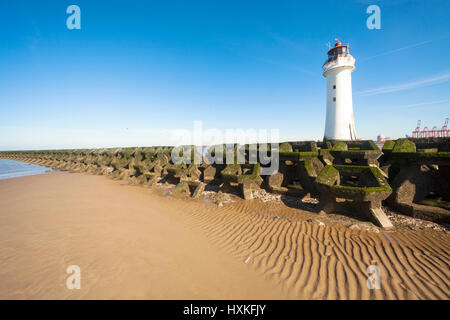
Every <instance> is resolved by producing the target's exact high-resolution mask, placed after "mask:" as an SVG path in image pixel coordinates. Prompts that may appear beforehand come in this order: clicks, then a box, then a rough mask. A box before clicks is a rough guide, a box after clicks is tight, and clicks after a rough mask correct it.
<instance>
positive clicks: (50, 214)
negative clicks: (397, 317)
mask: <svg viewBox="0 0 450 320" xmlns="http://www.w3.org/2000/svg"><path fill="white" fill-rule="evenodd" d="M311 215H312V214H311V213H308V212H303V211H301V210H299V209H296V208H292V207H289V206H287V205H286V204H285V203H283V202H280V201H270V202H262V201H260V200H250V201H244V200H236V201H234V202H232V203H228V204H225V205H224V206H223V207H218V206H217V205H215V204H213V203H208V202H205V201H204V199H195V200H193V199H189V200H186V199H178V198H174V197H173V196H168V195H166V193H165V192H164V189H162V188H158V187H154V188H144V187H139V186H130V185H128V184H127V183H125V182H123V181H113V180H110V179H107V178H106V177H103V176H95V175H88V174H81V173H73V174H72V173H51V174H43V175H36V176H29V177H20V178H13V179H7V180H2V181H0V283H1V286H0V299H448V298H450V272H449V263H450V250H449V249H450V236H449V233H448V231H435V230H432V229H429V230H421V231H411V230H401V229H400V230H398V231H393V232H385V231H381V232H371V231H369V230H352V229H350V228H348V227H345V226H342V225H339V224H332V223H331V224H325V225H319V224H316V223H313V222H308V221H307V220H308V219H310V218H311ZM70 265H78V266H79V267H80V269H81V289H80V290H69V289H67V288H66V279H67V277H68V274H66V268H67V267H68V266H70ZM369 265H376V266H378V267H379V268H380V279H381V289H378V290H377V289H375V290H369V289H368V287H367V284H366V281H367V277H368V273H367V268H368V266H369Z"/></svg>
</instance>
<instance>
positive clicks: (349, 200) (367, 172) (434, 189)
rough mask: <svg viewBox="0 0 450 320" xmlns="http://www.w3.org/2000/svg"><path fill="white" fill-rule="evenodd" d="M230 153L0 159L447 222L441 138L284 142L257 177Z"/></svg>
mask: <svg viewBox="0 0 450 320" xmlns="http://www.w3.org/2000/svg"><path fill="white" fill-rule="evenodd" d="M260 147H261V146H258V148H260ZM238 149H239V150H241V151H242V152H243V156H244V158H245V161H243V162H244V163H238V161H236V155H235V156H234V159H235V161H234V163H231V164H230V163H225V164H218V163H212V164H208V161H204V159H203V156H202V155H199V154H197V151H196V148H195V147H194V146H190V147H189V148H187V149H186V148H185V150H191V153H192V155H194V154H195V157H197V159H198V158H200V159H202V160H203V161H201V163H200V164H194V163H190V162H189V161H181V163H178V162H177V163H174V162H173V161H172V157H171V154H172V150H173V147H169V146H166V147H148V148H143V147H140V148H117V149H113V148H109V149H91V150H87V149H83V150H80V149H78V150H41V151H39V150H38V151H7V152H0V158H4V159H11V160H17V161H23V162H27V163H33V164H38V165H41V166H45V167H50V168H53V169H58V170H66V171H70V172H86V173H89V174H97V175H105V176H108V177H110V178H112V179H116V180H126V181H129V182H130V183H131V184H137V185H142V186H148V187H151V186H153V185H155V184H156V183H158V182H167V183H171V184H174V185H175V188H174V189H173V192H174V193H175V194H184V195H188V196H190V197H193V198H196V197H198V196H200V195H201V194H202V193H203V192H204V190H205V187H208V186H211V187H212V188H210V189H214V190H218V191H219V193H220V194H222V193H228V192H236V191H237V192H238V193H240V194H241V196H242V197H243V198H244V199H246V200H248V199H252V198H253V197H254V194H255V191H256V190H260V189H264V190H265V191H267V192H269V193H272V194H277V195H279V194H281V195H288V196H291V197H298V198H299V199H304V198H307V197H309V196H312V197H317V198H319V199H320V201H319V204H318V205H317V206H315V209H314V210H315V211H317V212H321V213H333V212H342V211H346V212H348V213H349V214H351V215H353V216H355V217H357V218H360V219H364V220H369V221H372V222H373V223H374V224H375V225H377V226H378V227H381V228H384V229H392V228H393V225H392V223H391V221H390V219H389V217H388V216H387V215H386V214H385V211H384V210H383V208H382V206H383V205H385V206H389V207H391V208H393V209H395V210H396V211H397V212H400V213H403V214H407V215H409V216H412V217H415V218H420V219H426V220H430V221H434V222H438V223H444V224H447V223H450V139H448V138H435V139H399V140H391V141H388V142H386V144H385V145H384V147H383V149H382V150H380V149H379V148H378V146H377V145H376V144H375V143H374V142H373V141H371V140H364V141H363V140H361V141H337V142H332V141H324V142H320V143H316V142H312V141H301V142H298V141H297V142H284V143H281V144H280V146H279V152H278V157H271V160H272V161H278V164H277V167H278V170H277V171H275V172H273V173H272V174H270V175H261V169H262V168H268V167H271V164H270V163H267V159H261V158H260V157H261V154H260V153H257V154H256V156H255V155H254V154H253V155H252V154H251V152H249V150H250V148H249V146H248V145H245V146H243V147H242V148H241V147H238V146H235V151H236V153H237V150H238ZM218 150H219V151H218ZM269 150H270V148H269ZM226 152H227V151H226V148H225V146H215V147H214V152H211V154H214V153H215V155H217V154H219V153H222V155H223V156H224V157H225V156H226ZM268 156H272V155H271V154H270V151H269V152H268ZM191 159H194V157H191ZM239 162H242V161H239Z"/></svg>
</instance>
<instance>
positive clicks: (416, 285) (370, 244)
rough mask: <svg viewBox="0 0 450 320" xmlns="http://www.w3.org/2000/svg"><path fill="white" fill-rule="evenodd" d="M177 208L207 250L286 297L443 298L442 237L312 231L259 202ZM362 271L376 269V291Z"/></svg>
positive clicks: (449, 286)
mask: <svg viewBox="0 0 450 320" xmlns="http://www.w3.org/2000/svg"><path fill="white" fill-rule="evenodd" d="M177 205H179V206H180V207H183V209H184V210H185V212H186V213H187V216H188V219H189V221H190V222H191V227H192V228H193V229H196V230H199V229H200V230H201V232H202V233H204V234H205V235H206V236H207V238H208V239H209V241H211V243H212V245H214V246H218V247H220V248H223V249H225V250H226V252H228V253H230V254H231V255H233V256H234V257H235V258H237V259H239V260H240V261H242V263H246V264H247V265H248V266H249V267H250V268H254V269H255V270H256V271H257V272H258V273H260V274H261V275H262V276H263V277H265V278H267V279H270V281H275V282H276V283H277V284H278V285H280V286H281V287H282V288H283V291H285V292H286V294H287V295H288V296H289V297H292V298H293V299H448V298H449V297H450V279H449V278H450V277H449V276H450V272H449V270H450V269H449V261H450V258H449V252H450V251H449V247H450V237H449V235H448V233H441V234H438V233H435V232H434V233H433V232H430V231H420V232H417V231H415V232H413V231H402V232H380V233H374V232H369V231H359V230H351V229H348V228H345V227H343V226H328V225H326V226H319V225H317V224H313V223H310V222H307V221H306V219H305V218H303V219H302V214H301V213H299V211H298V210H294V209H293V210H290V208H285V207H283V208H280V207H281V206H282V205H281V204H278V205H277V204H267V203H264V204H263V203H260V202H259V201H237V202H236V203H233V204H231V205H227V206H225V207H223V208H218V207H217V206H214V205H207V210H204V204H203V206H202V207H203V210H198V204H196V203H194V202H188V203H186V202H185V201H182V202H180V203H178V204H177ZM191 206H192V207H191ZM189 207H191V208H189ZM369 265H376V266H378V267H379V268H380V279H381V289H379V290H376V289H375V290H370V289H369V288H368V286H367V279H368V277H369V274H368V272H367V268H368V266H369Z"/></svg>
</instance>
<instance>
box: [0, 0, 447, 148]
mask: <svg viewBox="0 0 450 320" xmlns="http://www.w3.org/2000/svg"><path fill="white" fill-rule="evenodd" d="M71 4H76V5H78V6H79V7H80V8H81V30H68V29H67V27H66V19H67V17H68V16H69V15H68V14H66V8H67V7H68V6H69V5H71ZM370 4H377V5H379V6H380V8H381V30H369V29H368V28H367V27H366V19H367V18H368V16H369V15H368V14H367V13H366V8H367V7H368V6H369V5H370ZM449 15H450V2H449V1H448V0H442V1H429V0H423V1H336V0H333V1H309V2H306V1H301V2H300V1H292V0H291V1H243V0H241V1H230V0H228V1H211V0H209V1H186V0H183V1H133V0H127V1H111V0H108V1H98V0H96V1H92V0H89V1H88V0H73V1H62V0H58V1H44V0H41V1H20V0H15V1H1V2H0V36H1V41H0V149H3V150H5V149H30V148H31V149H36V148H72V147H104V146H126V145H128V146H131V145H158V144H167V143H169V141H168V135H169V133H170V130H173V129H177V128H185V129H192V126H193V121H194V120H201V121H203V127H204V129H208V128H217V129H220V130H224V129H227V128H242V129H248V128H255V129H272V128H274V129H279V130H280V135H281V139H283V140H303V139H320V138H322V137H323V130H324V123H325V103H326V101H325V96H326V81H325V78H323V76H322V74H321V66H322V64H323V62H324V61H325V59H326V52H327V47H326V43H327V42H329V41H330V42H332V41H333V39H334V38H335V37H338V38H340V39H342V40H343V42H345V43H347V42H348V43H350V49H351V53H352V55H353V56H354V57H355V58H356V70H355V71H354V72H353V99H354V110H355V124H356V130H357V133H358V136H360V137H361V138H365V139H375V138H376V135H377V134H378V133H382V134H384V135H386V136H390V137H392V138H397V137H403V136H404V135H405V134H410V133H411V131H412V130H413V129H414V127H415V125H416V122H417V120H418V119H421V120H422V124H423V125H427V126H428V127H429V128H431V127H433V126H434V125H437V126H438V127H441V126H442V125H443V122H444V119H445V118H446V117H449V116H450V19H449Z"/></svg>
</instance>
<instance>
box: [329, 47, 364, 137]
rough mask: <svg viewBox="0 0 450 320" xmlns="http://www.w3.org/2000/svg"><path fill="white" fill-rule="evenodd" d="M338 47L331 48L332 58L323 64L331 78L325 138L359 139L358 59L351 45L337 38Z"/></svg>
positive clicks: (330, 54)
mask: <svg viewBox="0 0 450 320" xmlns="http://www.w3.org/2000/svg"><path fill="white" fill-rule="evenodd" d="M336 41H337V42H336V44H335V45H334V48H332V49H330V50H329V51H328V59H327V61H325V63H324V64H323V66H322V69H323V76H324V77H326V78H327V117H326V122H325V134H324V139H325V140H356V130H355V121H354V119H353V101H352V72H353V70H355V58H353V57H352V55H351V54H350V51H349V46H348V45H342V43H341V42H340V41H339V40H338V39H336Z"/></svg>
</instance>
